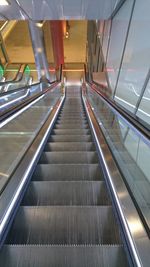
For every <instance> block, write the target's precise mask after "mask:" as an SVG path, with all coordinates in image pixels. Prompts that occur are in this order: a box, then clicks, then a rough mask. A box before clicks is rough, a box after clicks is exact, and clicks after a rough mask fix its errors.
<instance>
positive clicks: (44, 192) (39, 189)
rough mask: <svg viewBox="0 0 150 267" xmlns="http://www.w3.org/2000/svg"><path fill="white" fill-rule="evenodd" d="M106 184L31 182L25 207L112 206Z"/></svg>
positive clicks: (25, 199)
mask: <svg viewBox="0 0 150 267" xmlns="http://www.w3.org/2000/svg"><path fill="white" fill-rule="evenodd" d="M110 204H111V203H110V199H109V197H108V194H107V191H106V187H105V184H104V182H100V181H97V182H96V181H95V182H80V181H78V182H64V181H63V182H56V181H55V182H31V183H30V185H29V188H28V190H27V193H26V195H25V197H24V199H23V202H22V205H23V206H46V205H56V206H57V205H62V206H63V205H64V206H67V205H72V206H73V205H75V206H78V205H81V206H86V205H88V206H94V205H110Z"/></svg>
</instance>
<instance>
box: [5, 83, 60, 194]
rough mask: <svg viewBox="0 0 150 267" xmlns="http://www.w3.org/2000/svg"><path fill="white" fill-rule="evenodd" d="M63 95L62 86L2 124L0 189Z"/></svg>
mask: <svg viewBox="0 0 150 267" xmlns="http://www.w3.org/2000/svg"><path fill="white" fill-rule="evenodd" d="M60 96H61V87H60V86H58V87H57V88H54V89H52V90H51V91H50V92H48V93H47V94H45V95H43V96H42V97H41V99H40V100H39V101H37V102H36V103H34V104H33V105H31V106H30V108H29V109H27V110H25V111H24V112H23V113H21V114H20V115H18V116H17V117H16V118H14V119H13V120H12V121H10V122H8V123H7V124H6V125H3V124H1V125H0V148H1V149H0V191H1V190H2V189H3V187H4V186H5V184H6V183H7V182H8V180H9V177H10V175H11V174H12V172H13V171H14V169H15V168H16V166H17V164H18V162H19V161H20V160H21V158H22V157H23V155H24V153H25V151H26V150H27V149H28V147H29V145H30V144H31V142H33V138H35V136H36V134H37V133H38V131H39V130H40V128H41V126H42V125H43V124H44V122H45V120H46V119H47V117H48V115H49V114H50V112H51V110H52V108H53V106H54V105H55V104H56V102H57V100H58V99H59V98H60Z"/></svg>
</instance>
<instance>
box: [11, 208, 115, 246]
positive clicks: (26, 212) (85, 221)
mask: <svg viewBox="0 0 150 267" xmlns="http://www.w3.org/2000/svg"><path fill="white" fill-rule="evenodd" d="M6 243H7V244H28V245H29V244H37V245H38V244H53V245H61V244H64V245H73V244H74V245H86V244H87V245H98V244H120V238H119V232H118V226H117V223H116V220H115V217H114V214H113V211H112V208H111V207H109V206H99V207H95V206H92V207H69V206H68V207H59V206H54V207H49V206H48V207H44V206H43V207H36V206H35V207H20V208H19V210H18V212H17V215H16V217H15V220H14V222H13V225H12V228H11V230H10V232H9V234H8V238H7V242H6Z"/></svg>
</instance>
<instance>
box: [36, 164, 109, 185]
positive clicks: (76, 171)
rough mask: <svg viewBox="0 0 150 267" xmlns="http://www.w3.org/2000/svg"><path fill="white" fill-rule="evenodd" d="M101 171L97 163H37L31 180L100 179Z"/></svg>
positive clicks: (101, 177) (101, 178)
mask: <svg viewBox="0 0 150 267" xmlns="http://www.w3.org/2000/svg"><path fill="white" fill-rule="evenodd" d="M103 179H104V177H103V173H102V170H101V169H100V166H99V164H69V165H67V164H65V165H64V164H38V165H37V167H36V169H35V172H34V174H33V176H32V180H33V181H98V180H99V181H100V180H103Z"/></svg>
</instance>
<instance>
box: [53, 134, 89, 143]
mask: <svg viewBox="0 0 150 267" xmlns="http://www.w3.org/2000/svg"><path fill="white" fill-rule="evenodd" d="M91 141H92V137H91V135H50V138H49V142H91Z"/></svg>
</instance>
